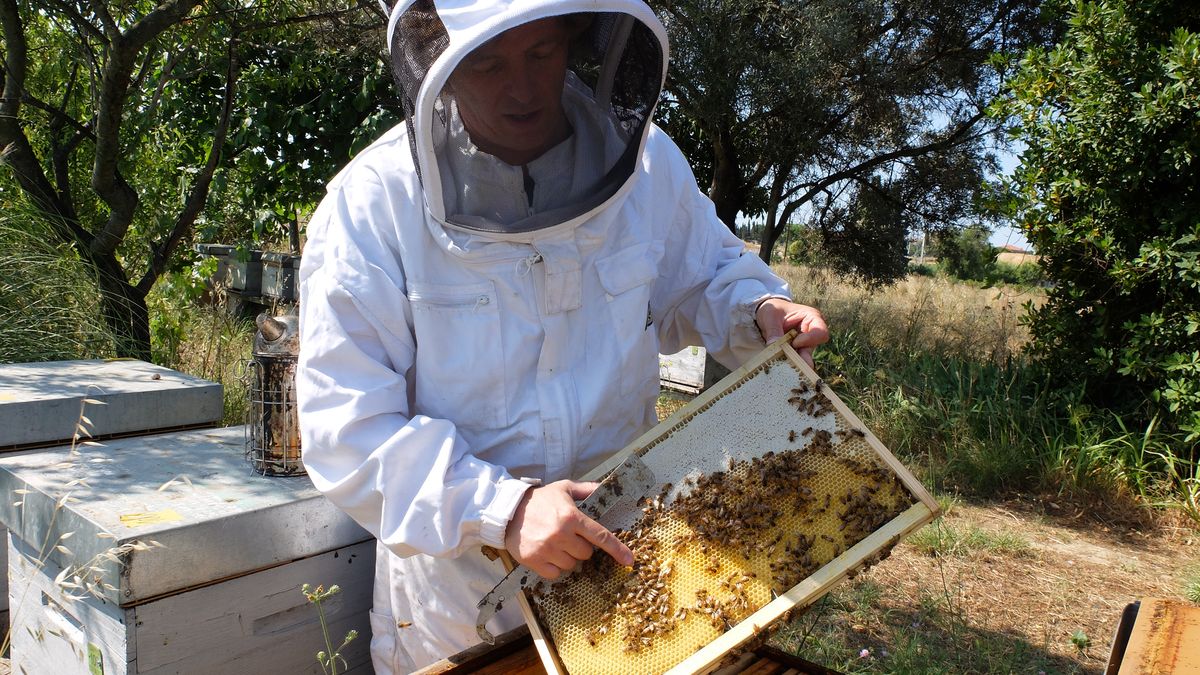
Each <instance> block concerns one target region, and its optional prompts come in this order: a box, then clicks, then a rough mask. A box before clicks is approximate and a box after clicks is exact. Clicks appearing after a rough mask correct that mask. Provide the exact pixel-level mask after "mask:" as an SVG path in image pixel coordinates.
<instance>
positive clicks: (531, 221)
mask: <svg viewBox="0 0 1200 675" xmlns="http://www.w3.org/2000/svg"><path fill="white" fill-rule="evenodd" d="M414 5H415V6H416V7H417V8H419V9H424V10H427V11H431V12H435V13H436V16H437V17H439V18H440V20H441V23H442V24H443V25H444V29H445V36H444V37H443V38H439V39H440V40H441V41H440V42H438V43H437V44H438V45H439V47H438V49H435V50H434V52H435V53H436V58H434V59H433V62H432V63H431V64H428V65H427V66H423V65H422V64H421V63H420V59H414V58H410V57H411V55H412V52H413V50H412V49H410V47H411V46H406V45H405V44H404V43H403V40H402V39H401V36H403V35H405V33H404V32H403V30H401V29H402V28H403V27H404V26H405V21H404V17H403V15H404V12H406V11H408V10H411V9H413V6H414ZM573 12H597V13H599V14H597V15H596V16H597V20H596V21H593V22H592V25H593V27H594V28H602V29H604V30H606V31H610V32H611V33H612V34H613V35H616V36H617V41H618V42H619V41H620V36H621V35H622V34H624V35H625V37H626V44H627V45H632V46H631V47H629V50H632V51H629V50H626V51H622V50H620V49H616V48H611V47H609V48H606V49H604V50H602V51H601V53H604V54H608V55H609V57H610V58H609V63H610V67H607V68H608V70H610V71H616V74H615V75H614V74H612V73H609V74H608V75H605V72H606V70H605V69H606V66H604V65H603V64H601V65H600V67H599V68H598V69H593V70H592V71H591V72H593V73H596V72H598V73H599V76H598V78H597V79H596V80H594V81H591V82H584V83H583V85H582V86H575V85H569V91H567V92H565V93H564V105H566V106H567V108H568V115H569V116H570V117H571V118H572V120H573V122H572V123H573V125H574V126H577V127H578V126H579V125H580V124H581V123H583V122H585V121H586V122H587V124H588V125H590V128H596V129H609V130H610V132H609V135H608V137H606V138H603V139H601V141H600V142H599V146H600V147H601V148H610V149H611V148H613V147H616V148H618V149H619V148H621V147H624V148H625V149H626V150H625V151H622V152H620V153H617V152H609V151H597V152H595V153H592V155H594V156H595V158H596V159H594V161H598V162H611V164H612V166H611V167H609V166H603V167H601V169H600V170H599V174H604V175H606V176H608V180H607V183H608V184H607V185H602V186H601V187H600V188H598V189H597V190H595V191H592V192H590V193H589V194H588V195H587V196H585V197H583V198H581V200H580V203H579V204H578V205H573V206H572V207H571V208H555V209H550V210H548V211H542V212H538V213H535V214H533V215H531V216H530V217H529V218H525V219H521V220H520V221H518V222H516V223H515V224H514V223H509V224H502V223H495V222H490V221H489V219H488V218H487V217H485V216H479V215H475V216H469V214H456V213H448V212H447V209H446V204H447V203H448V202H447V200H446V199H445V198H444V193H443V190H445V187H444V183H443V175H444V174H446V173H447V171H446V168H447V167H446V166H445V165H444V164H445V161H444V160H439V150H438V148H439V139H444V138H445V133H446V132H445V129H446V128H447V125H446V124H445V123H444V122H438V121H437V120H438V119H439V117H438V115H439V114H440V113H439V108H442V109H444V108H443V106H442V105H441V104H439V103H438V102H437V101H436V94H437V92H440V91H441V89H442V86H443V85H444V82H445V80H446V78H447V77H448V76H449V74H450V72H451V71H452V70H453V67H454V65H455V64H457V63H458V62H459V61H460V60H461V59H462V58H463V57H464V56H465V55H466V54H467V53H469V52H470V50H471V49H473V48H475V47H476V46H478V45H480V44H482V43H483V42H485V41H486V40H488V39H490V38H491V37H494V36H496V35H498V34H499V33H500V32H502V31H504V30H506V29H508V28H510V27H513V26H516V25H519V24H521V23H524V22H527V21H531V20H534V19H538V18H543V17H547V16H556V15H561V14H565V13H573ZM623 17H632V18H633V21H632V23H630V22H629V21H620V20H615V19H622V18H623ZM392 24H393V28H394V31H395V32H396V37H393V38H392V39H391V40H390V43H391V45H392V53H393V58H394V60H396V61H405V60H407V65H406V63H398V64H397V65H396V69H397V71H398V74H397V79H398V80H400V81H401V86H402V93H403V95H404V96H405V97H406V100H409V101H410V102H411V110H410V113H411V116H410V118H409V119H408V120H406V122H405V123H404V124H401V125H399V126H397V127H396V128H395V129H393V130H391V131H390V132H388V133H387V134H385V135H384V136H383V137H382V138H380V139H379V140H378V141H377V142H375V143H374V144H373V145H372V146H370V147H369V148H367V149H366V150H364V151H363V152H362V153H360V154H359V156H357V157H356V158H355V159H354V160H353V161H352V162H351V163H350V164H349V165H348V166H347V167H346V168H345V169H344V170H343V171H342V172H341V173H340V174H339V175H338V176H337V177H336V178H335V179H334V180H333V181H332V182H331V183H330V185H329V188H328V195H327V196H326V197H325V199H324V200H323V201H322V203H321V205H320V207H319V208H318V209H317V211H316V213H315V214H314V216H313V218H312V220H311V222H310V223H309V225H308V230H307V232H308V243H307V245H306V248H305V250H304V256H303V260H302V264H301V269H300V280H301V297H302V305H301V324H300V331H301V352H300V362H299V368H298V371H297V391H298V399H299V408H300V423H301V432H302V444H303V448H304V462H305V466H306V467H307V469H308V473H309V476H310V477H311V479H312V481H313V483H314V484H315V485H316V486H317V488H319V489H320V490H321V491H322V492H324V493H325V494H326V495H327V496H328V498H329V499H330V500H332V501H333V502H334V503H335V504H337V505H338V506H339V507H340V508H342V509H343V510H345V511H346V512H347V513H348V514H349V515H350V516H352V517H353V518H354V519H355V520H356V521H358V522H359V523H360V524H361V525H362V526H363V527H364V528H366V529H367V530H368V531H370V532H371V533H372V534H373V535H375V536H376V537H377V538H378V540H379V550H378V559H377V563H376V564H377V571H376V588H375V600H374V609H373V612H372V617H371V628H372V633H373V635H372V639H371V651H372V660H373V663H374V666H375V671H376V672H377V673H383V674H386V673H400V672H409V671H412V670H414V669H416V668H419V667H423V666H425V665H428V664H429V663H431V662H433V661H435V660H437V659H440V658H443V657H445V656H448V655H450V654H453V653H455V652H458V651H461V650H463V649H465V648H467V647H469V646H470V645H472V644H474V643H476V642H477V641H478V638H477V636H476V634H475V628H474V621H475V615H476V610H475V604H476V603H477V602H478V601H479V599H480V598H481V597H482V596H483V595H484V594H485V593H486V592H487V591H488V590H490V589H491V588H492V586H494V585H495V583H496V582H497V581H498V580H499V579H500V577H501V576H502V572H503V570H502V569H500V567H499V566H498V564H496V563H492V562H489V561H488V560H486V559H485V558H484V557H483V556H482V554H481V553H480V546H481V545H483V544H487V545H490V546H494V547H503V544H504V532H505V528H506V527H507V524H508V521H509V519H510V518H511V516H512V514H513V511H514V510H515V509H516V506H517V504H518V503H519V501H520V499H521V497H522V496H523V495H524V493H525V491H526V490H527V489H529V487H530V481H534V480H540V481H543V482H545V483H549V482H552V481H556V480H560V479H564V478H578V477H580V476H582V475H583V474H585V473H586V472H587V471H588V470H590V469H591V468H593V467H595V466H596V465H598V464H599V463H601V462H602V461H603V460H604V459H606V458H607V457H609V456H610V455H611V454H612V453H614V452H615V451H617V450H619V449H621V448H622V447H623V446H624V445H626V444H627V443H628V442H630V441H631V440H633V439H634V438H635V437H636V436H637V435H638V434H640V433H642V432H643V431H645V430H646V429H647V428H648V427H649V426H651V425H652V424H653V423H654V422H655V411H654V402H655V398H656V395H657V393H658V354H659V353H660V352H665V353H670V352H673V351H677V350H679V349H682V348H683V347H685V346H687V345H702V346H704V347H705V348H706V349H708V350H709V352H710V353H712V354H713V356H714V357H716V358H717V359H718V360H719V361H721V362H722V363H724V364H725V365H727V366H730V367H736V366H737V365H738V364H740V363H741V362H742V361H744V360H745V359H746V358H748V357H750V356H751V355H753V354H754V353H756V352H757V351H758V350H760V349H761V348H762V347H763V342H762V338H761V336H760V335H759V333H758V329H757V327H756V326H755V324H754V310H755V308H756V307H757V304H758V303H759V302H760V301H761V300H762V299H764V298H766V297H769V296H784V297H786V296H787V287H786V285H785V284H784V283H783V282H782V281H781V280H780V279H778V278H777V277H775V276H774V275H773V274H771V272H770V270H769V269H768V268H767V267H766V266H765V265H764V264H763V263H762V262H761V261H760V260H759V259H758V258H757V256H754V255H751V254H748V253H745V252H744V251H743V244H742V242H741V241H740V240H739V239H737V238H736V237H734V236H733V235H732V234H730V232H729V231H728V229H727V228H726V227H725V226H724V225H723V224H722V223H721V222H720V221H719V220H718V219H717V217H716V214H715V212H714V210H713V206H712V203H711V202H710V201H709V200H708V199H707V198H706V197H705V196H704V195H703V194H702V193H701V192H700V190H699V188H698V186H697V185H696V181H695V178H694V176H693V175H692V172H691V169H690V168H689V166H688V164H687V162H686V160H685V158H684V156H683V154H682V153H681V152H680V151H679V149H678V148H677V147H676V146H675V145H674V144H673V143H672V142H671V141H670V139H669V138H667V137H666V136H665V135H664V134H663V133H662V132H661V131H660V130H659V129H658V128H657V127H655V126H654V125H653V124H652V123H650V121H649V115H650V113H651V111H652V107H653V102H654V101H653V99H652V100H651V101H650V103H649V104H648V106H643V109H642V110H640V111H638V110H636V108H637V106H636V105H634V104H632V103H631V101H632V102H634V103H636V101H637V100H642V99H645V97H646V94H645V92H642V93H640V94H636V95H630V94H629V93H628V91H624V92H623V91H622V87H625V88H626V89H629V88H631V86H630V85H629V83H630V82H633V83H635V84H634V85H632V89H638V88H644V87H643V85H644V82H645V77H644V72H645V70H646V69H645V68H644V66H645V63H646V60H647V58H649V59H650V60H651V61H654V68H653V70H654V71H655V73H656V74H655V78H656V79H657V84H656V85H655V91H654V93H653V98H654V99H656V98H657V95H658V93H657V87H659V86H661V83H662V77H663V75H664V73H665V70H664V67H665V66H664V64H665V62H666V38H665V34H664V32H663V30H662V27H661V25H660V24H659V23H658V21H657V20H656V19H655V18H654V17H653V15H652V13H651V12H650V10H649V9H648V8H647V7H646V6H645V5H644V4H642V3H640V2H633V1H629V0H625V1H618V0H604V1H602V2H581V1H579V0H569V1H558V2H555V1H552V0H524V1H521V0H518V1H514V2H467V1H464V0H459V1H458V2H429V1H428V0H418V1H417V2H415V3H412V2H402V6H400V7H398V8H396V11H395V12H394V14H393V21H392ZM427 24H428V22H426V25H427ZM622 25H624V26H625V27H624V28H623V29H621V28H620V27H621V26H622ZM613 26H616V27H617V28H618V29H619V30H612V29H613ZM647 36H649V38H650V39H652V41H653V43H654V46H655V49H656V50H657V57H645V54H646V49H647V44H649V43H647V39H648V38H647ZM406 49H408V50H409V51H408V52H406V51H405V50H406ZM633 62H636V64H634V63H633ZM612 63H616V64H618V65H619V66H620V67H617V66H611V64H612ZM627 63H629V64H631V67H632V65H637V66H640V67H641V68H642V71H643V72H642V75H641V76H637V77H630V76H626V75H623V74H622V68H623V67H624V65H625V64H627ZM413 64H416V65H415V66H414V65H413ZM406 68H408V69H409V71H411V72H417V71H422V73H421V78H419V79H417V80H416V82H419V83H420V85H419V87H417V92H416V93H415V94H413V93H412V91H413V87H412V84H413V81H412V80H411V79H410V80H409V81H407V82H406V80H405V76H403V75H402V74H401V73H400V72H399V71H403V70H405V69H406ZM606 77H608V78H611V82H610V83H609V84H605V78H606ZM622 83H625V84H622ZM605 91H607V92H608V93H604V92H605ZM594 92H601V93H594ZM581 96H583V97H585V100H583V101H582V102H580V100H579V97H581ZM597 97H598V98H599V99H603V100H604V101H607V102H606V103H604V104H601V103H600V102H599V101H598V100H597ZM573 101H574V102H573ZM406 105H407V104H406ZM631 111H633V112H631ZM579 115H584V116H586V117H587V118H588V119H587V120H581V118H579V117H576V116H579ZM439 125H440V126H439ZM614 144H616V145H614ZM576 154H577V155H578V154H579V153H578V152H577V153H576ZM584 154H585V155H587V153H584ZM587 156H591V155H587ZM613 157H617V159H615V160H613V159H612V158H613ZM605 158H607V159H605ZM576 161H582V160H581V159H580V158H579V157H576ZM439 162H441V163H439ZM448 173H449V174H450V175H453V173H454V172H453V171H450V172H448ZM602 182H604V181H602ZM449 203H451V204H453V203H455V202H454V200H453V199H452V200H449ZM468 216H469V217H468ZM522 479H525V480H522ZM520 621H521V619H520V615H519V613H517V610H516V608H515V607H508V608H506V609H505V610H504V612H502V613H501V615H500V616H499V617H497V619H494V620H493V623H492V624H491V625H490V628H491V629H492V632H494V633H497V632H499V631H502V630H507V629H511V628H514V627H516V626H517V625H519V624H520Z"/></svg>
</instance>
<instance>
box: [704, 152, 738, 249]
mask: <svg viewBox="0 0 1200 675" xmlns="http://www.w3.org/2000/svg"><path fill="white" fill-rule="evenodd" d="M712 146H713V177H712V184H711V185H710V186H709V188H708V198H709V199H711V200H712V202H713V205H714V206H716V208H717V217H718V218H720V219H721V222H723V223H725V226H726V227H728V228H729V231H730V232H733V233H734V234H737V216H738V213H741V211H742V209H743V208H745V206H746V190H745V187H744V186H743V184H742V172H741V167H740V166H739V162H738V158H737V151H736V150H735V149H734V147H733V135H732V134H731V133H730V131H729V129H727V128H726V129H722V130H721V131H720V132H718V134H717V138H715V139H713V144H712Z"/></svg>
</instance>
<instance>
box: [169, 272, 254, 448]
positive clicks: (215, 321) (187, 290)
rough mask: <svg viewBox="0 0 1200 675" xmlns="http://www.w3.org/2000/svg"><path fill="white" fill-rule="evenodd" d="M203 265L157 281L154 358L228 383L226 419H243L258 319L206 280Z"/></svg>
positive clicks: (231, 421)
mask: <svg viewBox="0 0 1200 675" xmlns="http://www.w3.org/2000/svg"><path fill="white" fill-rule="evenodd" d="M198 275H199V276H203V272H202V271H193V270H187V271H184V272H178V273H174V274H171V275H167V276H166V277H164V278H163V279H162V280H160V282H159V283H158V284H157V285H156V286H155V287H154V290H153V291H152V292H151V294H150V296H149V297H148V298H147V304H148V305H149V307H150V312H151V317H152V318H151V333H150V337H151V352H152V354H153V357H154V362H155V363H157V364H159V365H162V366H166V367H167V368H173V369H175V370H178V371H181V372H184V373H188V374H189V375H195V376H197V377H203V378H205V379H207V380H212V381H214V382H218V383H220V384H221V385H222V387H224V392H225V395H224V402H225V410H224V415H223V418H222V422H223V423H224V424H226V425H233V424H242V423H244V422H245V421H246V412H247V409H248V408H249V386H248V380H247V378H246V370H245V363H246V361H247V360H249V359H250V357H251V352H252V349H253V346H254V333H255V330H256V328H255V325H254V322H253V321H252V320H251V319H249V318H246V317H242V316H239V315H238V314H237V313H236V312H232V311H230V308H229V307H228V305H227V304H226V299H225V294H224V293H222V292H220V290H219V289H215V290H213V291H212V292H211V293H210V292H208V291H206V290H205V289H204V287H203V285H202V280H201V279H200V278H199V277H198Z"/></svg>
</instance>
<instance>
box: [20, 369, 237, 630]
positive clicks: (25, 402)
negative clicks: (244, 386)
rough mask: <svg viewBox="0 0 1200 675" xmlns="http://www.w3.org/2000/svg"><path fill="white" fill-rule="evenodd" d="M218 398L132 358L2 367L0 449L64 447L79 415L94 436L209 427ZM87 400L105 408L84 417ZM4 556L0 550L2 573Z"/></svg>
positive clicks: (215, 391) (209, 388) (215, 388)
mask: <svg viewBox="0 0 1200 675" xmlns="http://www.w3.org/2000/svg"><path fill="white" fill-rule="evenodd" d="M221 391H222V390H221V385H220V384H217V383H216V382H210V381H208V380H203V379H201V378H198V377H193V376H191V375H186V374H184V373H180V372H178V371H175V370H171V369H169V368H163V367H162V366H156V365H154V364H152V363H146V362H145V361H138V360H134V359H103V360H102V359H93V360H81V361H45V362H39V363H9V364H0V450H4V451H9V450H12V449H14V448H21V447H36V446H41V445H50V444H53V443H62V442H68V441H69V440H70V439H71V437H72V436H73V435H74V434H75V433H76V427H77V425H78V424H79V423H80V422H81V421H82V420H81V418H80V415H86V416H87V420H88V422H90V424H88V425H87V426H88V433H90V434H92V435H93V436H97V437H101V436H114V435H121V434H131V433H140V432H145V431H150V430H154V429H164V428H172V427H194V426H209V425H214V424H216V423H217V422H219V421H220V419H221V415H222V413H223V408H222V403H221ZM85 398H88V399H92V400H95V401H99V402H100V403H103V405H100V404H89V405H88V406H86V408H87V409H86V410H84V407H85V406H84V404H83V401H84V399H85ZM9 501H12V500H9ZM3 538H4V528H3V527H0V539H3ZM6 551H7V549H5V548H4V547H3V546H0V570H2V569H5V568H6V566H7V563H6V557H5V556H6ZM6 584H7V579H6V577H4V576H3V575H0V617H3V615H4V613H5V612H7V610H8V590H7V586H6ZM2 626H3V620H2V618H0V627H2Z"/></svg>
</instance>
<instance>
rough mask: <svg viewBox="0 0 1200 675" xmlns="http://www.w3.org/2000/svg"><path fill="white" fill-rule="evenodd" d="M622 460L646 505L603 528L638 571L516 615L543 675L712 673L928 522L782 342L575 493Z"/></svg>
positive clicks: (917, 488) (912, 485)
mask: <svg viewBox="0 0 1200 675" xmlns="http://www.w3.org/2000/svg"><path fill="white" fill-rule="evenodd" d="M629 454H637V455H639V456H640V457H641V458H642V460H643V461H644V462H645V463H646V464H647V466H649V468H650V469H651V470H652V471H653V473H654V475H655V477H656V478H657V479H658V480H659V481H661V482H662V483H661V484H660V486H659V487H658V488H657V489H656V490H655V491H654V492H655V493H657V497H656V498H654V499H652V500H649V501H648V502H646V503H643V504H641V505H639V506H638V507H632V508H631V507H627V506H624V505H618V506H617V507H614V508H613V509H612V510H610V511H609V512H608V513H606V514H604V516H602V517H601V518H600V519H599V520H600V522H601V523H602V524H604V525H605V526H606V527H608V528H609V529H611V530H613V531H618V532H619V535H618V536H620V537H621V538H622V539H623V540H624V541H626V543H629V544H630V545H631V548H633V549H634V552H635V556H637V559H638V562H637V563H635V565H634V567H633V568H617V567H616V565H615V564H614V563H613V562H612V560H611V558H608V557H607V556H604V555H596V556H593V558H592V560H590V561H588V562H587V563H584V566H585V568H587V569H586V570H585V571H586V573H577V574H574V575H571V576H570V577H567V578H566V580H565V581H563V582H560V583H557V584H545V585H544V586H543V587H541V588H536V587H535V588H534V589H532V590H531V591H530V592H529V593H527V594H526V596H525V597H524V598H523V599H522V600H523V602H522V603H521V604H522V608H523V610H524V611H525V613H526V620H527V622H529V623H530V630H531V632H532V633H533V634H534V636H535V640H536V641H537V642H538V643H539V651H540V652H541V653H542V655H543V662H544V665H545V666H546V669H547V671H548V672H551V673H573V674H575V675H578V674H579V673H585V672H586V673H606V672H613V673H618V672H638V673H662V672H668V671H669V672H671V673H694V672H707V671H709V670H712V669H714V668H716V667H717V665H718V664H719V663H720V662H721V661H722V659H724V658H725V657H726V656H727V655H728V654H729V653H730V652H731V651H733V650H736V649H738V648H739V647H740V646H742V645H745V644H746V643H747V642H748V641H750V640H752V639H753V638H754V637H755V636H756V635H759V634H760V633H761V632H762V630H763V629H764V628H766V627H767V626H769V625H770V624H771V623H772V622H775V621H777V620H779V619H781V618H783V617H784V616H785V615H786V614H788V612H790V611H791V610H792V609H795V608H797V607H802V606H806V605H808V604H811V603H812V602H814V601H816V600H817V599H818V598H819V597H820V596H821V595H823V594H824V593H825V592H826V591H828V589H829V588H831V587H832V585H833V584H835V583H837V582H838V581H840V580H841V579H843V578H845V577H846V576H847V575H848V574H852V573H853V572H854V571H855V570H857V569H859V568H861V567H862V566H863V565H864V564H867V563H868V562H869V561H870V560H872V559H873V558H874V557H876V556H879V555H881V554H885V553H886V551H887V550H890V548H891V546H892V545H894V544H895V543H896V542H897V541H899V539H900V538H902V537H903V536H904V535H905V534H907V533H908V532H911V531H912V530H914V529H915V528H917V527H919V526H920V525H922V524H924V523H926V522H928V521H929V520H932V518H933V517H934V516H935V515H936V512H937V503H936V502H935V501H934V500H933V498H932V497H931V496H930V495H929V494H928V492H926V491H925V489H924V488H923V487H922V486H921V485H920V483H919V482H918V481H917V480H916V479H915V478H914V477H913V476H912V474H911V473H910V472H909V471H908V470H907V469H905V468H904V466H903V465H902V464H901V463H900V462H899V461H898V460H896V458H895V457H893V456H892V454H891V453H890V452H888V450H887V449H886V448H885V447H884V446H883V445H882V444H881V443H880V442H879V440H878V439H877V438H875V436H874V435H873V434H871V432H870V431H869V430H867V429H866V428H865V427H864V426H863V424H862V422H861V421H860V420H859V419H858V418H857V417H856V416H855V415H854V414H853V413H852V412H851V411H850V410H849V409H848V408H846V406H845V405H844V404H842V402H841V401H840V400H839V399H838V398H837V396H836V395H835V394H833V392H831V391H829V388H828V387H827V386H825V385H824V383H822V382H821V381H820V380H819V378H817V376H816V374H815V373H813V371H812V370H811V369H810V368H809V367H808V366H807V365H806V364H804V362H803V361H802V360H801V359H800V358H799V356H798V355H797V354H796V352H795V351H794V350H792V348H791V347H790V346H789V345H788V344H787V340H786V339H785V340H781V341H778V342H776V343H773V344H772V345H770V346H768V348H767V349H765V350H764V351H763V352H762V353H760V354H759V355H758V356H757V357H755V358H754V359H752V360H751V361H750V362H749V363H747V364H746V365H744V366H743V367H742V368H740V369H738V370H736V371H734V372H733V373H731V374H730V375H729V376H728V377H726V378H725V379H723V380H721V381H720V382H719V383H717V384H716V385H715V386H714V387H712V388H711V389H709V390H708V391H706V392H704V393H703V394H701V395H700V396H699V397H697V398H696V399H695V400H693V401H692V402H691V403H689V404H688V405H686V406H684V407H683V408H682V409H680V410H679V411H678V412H676V413H675V414H674V415H672V416H671V417H670V418H668V419H666V420H664V421H663V422H662V423H660V424H659V425H658V426H656V427H655V428H653V429H651V430H650V431H649V432H647V433H646V434H644V435H643V436H642V437H640V438H638V439H636V440H635V441H634V442H633V443H631V444H630V445H629V446H628V447H626V448H625V449H624V450H623V451H621V452H620V453H618V454H617V455H616V456H614V457H613V458H611V459H610V460H609V461H608V462H606V463H605V464H603V465H601V466H600V467H597V468H596V469H595V470H594V471H593V472H592V473H591V474H590V475H589V476H586V477H585V479H593V480H594V479H595V478H596V477H598V476H602V475H603V474H604V473H606V472H607V471H608V470H610V469H611V468H612V467H613V466H615V465H616V464H618V463H620V462H621V461H623V459H624V458H625V457H626V456H627V455H629Z"/></svg>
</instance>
